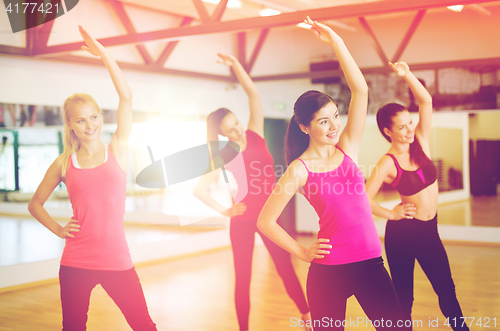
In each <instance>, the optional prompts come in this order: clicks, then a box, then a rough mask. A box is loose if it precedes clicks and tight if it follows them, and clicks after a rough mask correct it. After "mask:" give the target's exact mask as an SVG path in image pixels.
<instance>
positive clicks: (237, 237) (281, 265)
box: [229, 220, 309, 330]
mask: <svg viewBox="0 0 500 331" xmlns="http://www.w3.org/2000/svg"><path fill="white" fill-rule="evenodd" d="M255 232H257V233H258V234H260V236H261V238H262V241H264V245H265V246H266V248H267V250H268V251H269V254H271V258H272V259H273V261H274V265H275V266H276V270H277V271H278V274H279V275H280V277H281V279H282V280H283V283H284V285H285V289H286V292H287V293H288V295H289V296H290V298H291V299H292V300H293V301H294V302H295V305H297V307H298V308H299V310H300V312H301V313H302V314H306V313H308V312H309V307H308V306H307V302H306V298H305V295H304V292H303V290H302V286H301V285H300V282H299V279H298V278H297V275H296V274H295V270H294V269H293V265H292V260H291V258H290V253H288V252H287V251H285V250H284V249H282V248H281V247H279V246H278V245H276V244H275V243H273V242H272V241H271V240H270V239H268V238H267V237H266V236H265V235H264V234H262V232H260V231H259V229H258V228H257V221H233V220H231V224H230V231H229V233H230V237H231V245H232V248H233V259H234V271H235V279H236V283H235V293H234V299H235V303H236V315H237V316H238V323H239V326H240V330H248V316H249V314H250V277H251V275H252V254H253V248H254V239H255Z"/></svg>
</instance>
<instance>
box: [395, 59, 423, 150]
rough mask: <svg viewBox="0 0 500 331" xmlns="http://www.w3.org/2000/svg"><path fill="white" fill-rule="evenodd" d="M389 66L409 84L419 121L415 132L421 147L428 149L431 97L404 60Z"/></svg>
mask: <svg viewBox="0 0 500 331" xmlns="http://www.w3.org/2000/svg"><path fill="white" fill-rule="evenodd" d="M389 65H390V66H391V68H392V69H393V70H394V71H395V72H396V73H397V74H398V76H400V77H402V78H403V79H404V80H405V82H406V83H407V84H408V86H410V89H411V91H412V93H413V95H414V96H415V99H416V100H417V102H418V115H419V121H418V124H417V127H416V128H415V134H416V136H417V138H418V139H419V141H420V144H421V145H422V148H424V151H425V148H427V149H429V135H430V133H431V121H432V97H431V95H430V94H429V92H428V91H427V89H426V88H425V87H424V86H423V85H422V83H420V81H419V80H418V78H417V77H415V75H414V74H413V73H412V72H411V71H410V67H409V66H408V65H407V64H406V63H405V62H396V63H394V64H393V63H391V62H389Z"/></svg>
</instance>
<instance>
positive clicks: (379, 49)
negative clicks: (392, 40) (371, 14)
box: [358, 17, 389, 68]
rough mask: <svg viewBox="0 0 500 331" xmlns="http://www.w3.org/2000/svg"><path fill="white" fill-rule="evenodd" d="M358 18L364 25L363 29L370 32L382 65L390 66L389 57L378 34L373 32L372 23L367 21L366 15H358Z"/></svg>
mask: <svg viewBox="0 0 500 331" xmlns="http://www.w3.org/2000/svg"><path fill="white" fill-rule="evenodd" d="M358 19H359V22H360V23H361V26H362V27H363V29H365V31H366V33H368V35H369V36H370V37H371V38H372V41H373V46H374V47H375V51H377V54H378V57H379V58H380V60H381V61H382V65H383V66H384V67H387V68H389V59H388V58H387V56H386V55H385V52H384V49H383V48H382V45H381V44H380V42H379V41H378V39H377V36H376V35H375V33H374V32H373V30H372V29H371V28H370V25H369V24H368V22H367V21H366V19H365V18H364V17H358Z"/></svg>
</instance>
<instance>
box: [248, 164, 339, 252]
mask: <svg viewBox="0 0 500 331" xmlns="http://www.w3.org/2000/svg"><path fill="white" fill-rule="evenodd" d="M306 181H307V170H306V169H305V166H304V165H302V163H301V162H300V161H298V160H295V161H293V162H292V163H290V166H289V167H288V168H287V170H286V171H285V173H284V174H283V176H281V177H280V179H279V181H278V183H277V184H276V186H275V187H274V189H273V192H272V193H271V195H270V196H269V198H268V199H267V201H266V203H265V205H264V207H263V208H262V211H261V212H260V214H259V218H258V220H257V227H258V228H259V230H260V231H262V233H264V235H265V236H266V237H268V238H269V239H271V240H272V241H273V242H274V243H275V244H277V245H278V246H280V247H281V248H283V249H284V250H286V251H288V252H290V253H291V254H293V255H295V256H297V257H298V258H299V259H301V260H303V261H306V262H311V261H312V260H314V259H321V258H324V256H325V254H330V251H329V249H330V248H332V247H331V245H330V244H328V242H329V240H328V239H326V238H319V239H317V240H316V241H315V242H314V243H313V244H312V246H311V247H309V248H306V247H304V246H302V245H301V244H300V243H299V242H297V241H296V240H295V239H293V238H292V237H291V236H290V235H289V234H288V233H286V231H285V230H284V229H283V228H282V227H281V226H280V225H279V224H278V223H277V219H278V217H279V216H280V214H281V213H282V212H283V209H284V208H285V206H286V205H287V203H288V202H289V201H290V199H292V198H293V197H294V195H295V193H296V192H297V190H298V189H299V188H300V187H302V186H303V185H304V184H305V182H306Z"/></svg>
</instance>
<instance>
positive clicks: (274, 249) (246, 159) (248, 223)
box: [195, 54, 310, 330]
mask: <svg viewBox="0 0 500 331" xmlns="http://www.w3.org/2000/svg"><path fill="white" fill-rule="evenodd" d="M218 56H219V57H220V58H221V60H222V61H219V63H223V64H225V65H228V66H230V67H231V68H232V69H233V71H234V73H235V74H236V77H237V78H238V81H239V82H240V84H241V85H242V87H243V89H244V90H245V93H246V94H247V96H248V101H249V107H250V119H249V121H248V127H247V130H246V131H245V129H244V128H243V125H242V124H241V122H240V121H239V120H238V119H237V118H236V116H235V115H234V114H233V113H232V112H231V111H230V110H228V109H226V108H220V109H218V110H216V111H214V112H212V113H211V114H209V115H208V117H207V135H208V141H218V139H219V138H218V135H221V136H225V137H227V138H228V139H229V141H231V142H234V143H236V144H238V145H239V146H240V149H241V151H242V152H241V155H242V157H243V163H244V167H241V166H240V167H238V166H237V165H235V163H228V164H227V165H226V166H225V168H226V169H227V170H229V171H231V173H232V174H233V175H234V178H235V179H236V182H237V184H238V192H237V193H236V196H235V197H234V201H236V202H238V203H234V204H233V206H232V207H231V208H229V209H227V208H226V207H224V206H222V205H221V204H219V203H218V202H217V201H216V200H214V199H213V198H212V197H211V196H210V194H209V186H210V184H212V183H213V182H215V181H217V178H218V176H219V175H221V169H220V168H218V170H216V171H212V172H209V173H207V174H205V175H204V176H203V177H202V178H201V179H200V181H199V182H198V184H197V186H196V189H195V195H196V196H197V197H198V198H199V199H200V200H201V201H203V202H204V203H205V204H207V205H208V206H210V207H211V208H213V209H214V210H216V211H218V212H220V213H221V214H222V215H224V216H227V217H231V222H230V229H229V233H230V239H231V247H232V251H233V261H234V270H235V295H234V296H235V305H236V314H237V317H238V323H239V327H240V330H248V329H249V326H248V318H249V314H250V278H251V273H252V254H253V248H254V239H255V233H259V234H260V236H261V237H262V240H263V241H264V244H265V246H266V248H267V250H268V251H269V253H270V255H271V258H272V259H273V261H274V264H275V266H276V269H277V271H278V274H279V275H280V277H281V279H282V280H283V283H284V285H285V288H286V291H287V293H288V295H289V296H290V298H291V299H292V300H293V301H294V302H295V305H296V306H297V308H298V309H299V311H300V313H301V314H302V317H301V318H302V320H309V318H310V315H309V307H308V305H307V302H306V299H305V295H304V291H303V290H302V286H301V285H300V282H299V280H298V278H297V275H296V273H295V270H294V269H293V265H292V262H291V257H290V254H288V252H286V251H284V250H283V249H281V248H280V247H278V246H277V245H276V244H274V243H273V242H272V241H271V240H269V239H268V238H266V237H265V236H264V235H263V234H262V233H261V232H260V231H259V230H258V229H257V217H258V216H259V212H260V210H261V209H262V206H263V205H264V203H265V202H266V200H267V197H268V196H269V194H270V193H271V191H272V188H273V185H274V183H275V180H276V179H275V174H274V163H273V158H272V156H271V154H270V153H269V151H268V149H267V146H266V141H265V140H264V115H263V112H262V104H261V102H260V97H259V94H258V91H257V88H256V86H255V84H254V83H253V81H252V80H251V78H250V76H249V75H248V74H247V72H246V71H245V69H244V68H243V66H242V65H241V64H240V63H239V61H238V60H237V59H236V58H235V57H234V56H232V55H226V54H218ZM227 146H229V145H227ZM226 148H230V147H226ZM223 151H224V150H222V151H221V153H220V154H218V153H217V151H213V150H212V154H213V155H214V160H213V162H214V163H219V162H224V155H223ZM217 155H219V156H217ZM218 158H221V159H218ZM226 161H227V160H226ZM224 163H227V162H224ZM306 330H310V329H306Z"/></svg>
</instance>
